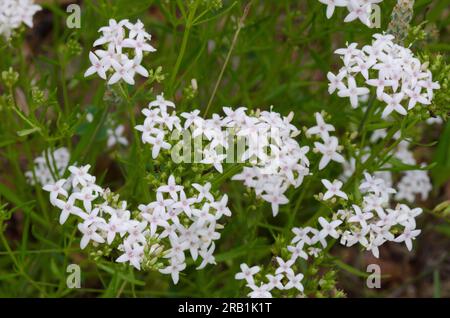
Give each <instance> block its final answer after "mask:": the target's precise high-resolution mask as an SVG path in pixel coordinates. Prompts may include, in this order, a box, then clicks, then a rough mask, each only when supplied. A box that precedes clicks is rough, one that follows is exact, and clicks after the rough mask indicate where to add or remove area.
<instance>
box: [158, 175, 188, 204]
mask: <svg viewBox="0 0 450 318" xmlns="http://www.w3.org/2000/svg"><path fill="white" fill-rule="evenodd" d="M157 191H158V192H163V193H169V194H170V196H171V197H172V199H174V200H175V201H176V200H178V192H180V191H183V186H181V185H177V184H176V182H175V177H174V176H173V175H170V176H169V179H168V180H167V185H163V186H160V187H159V188H158V189H157Z"/></svg>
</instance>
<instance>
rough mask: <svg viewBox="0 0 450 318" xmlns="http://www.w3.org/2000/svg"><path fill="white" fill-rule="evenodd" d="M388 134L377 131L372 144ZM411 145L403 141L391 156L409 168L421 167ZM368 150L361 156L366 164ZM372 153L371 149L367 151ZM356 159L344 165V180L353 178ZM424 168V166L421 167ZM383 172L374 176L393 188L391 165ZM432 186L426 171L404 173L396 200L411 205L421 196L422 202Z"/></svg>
mask: <svg viewBox="0 0 450 318" xmlns="http://www.w3.org/2000/svg"><path fill="white" fill-rule="evenodd" d="M386 135H387V132H386V130H385V129H377V130H375V131H374V132H373V133H372V136H371V138H370V141H371V142H372V143H376V142H377V141H378V140H379V139H380V138H384V137H386ZM398 138H400V135H399V133H397V134H395V135H394V139H398ZM409 146H410V143H409V142H408V141H406V140H401V141H400V142H399V143H398V145H397V147H395V148H394V149H393V150H392V152H391V155H392V157H393V158H395V159H397V160H399V161H400V162H401V163H402V164H405V165H409V166H419V165H418V163H417V161H416V159H415V158H414V156H413V153H412V152H411V151H410V150H409ZM365 151H366V149H364V150H363V154H362V155H361V161H362V163H364V162H365V161H366V160H367V159H368V158H369V153H367V152H365ZM367 151H370V149H367ZM355 162H356V160H355V158H351V159H350V160H349V161H347V162H345V163H344V173H343V175H342V176H341V179H342V180H346V179H347V178H348V177H349V176H351V175H352V174H353V173H354V171H355ZM420 166H421V167H424V164H421V165H420ZM382 168H383V169H385V170H382V171H376V172H374V176H376V177H378V178H381V179H383V180H384V182H385V183H386V185H387V186H389V187H392V186H393V184H394V182H393V177H392V172H391V171H389V170H388V169H389V168H391V165H390V164H389V163H387V164H385V165H384V166H383V167H382ZM431 189H432V185H431V180H430V177H429V176H428V173H427V171H426V170H425V169H417V170H407V171H405V172H404V174H403V176H402V177H401V179H400V181H399V182H398V183H397V184H396V190H397V192H396V193H395V200H396V201H401V200H406V201H408V202H410V203H413V202H414V201H415V200H416V196H417V195H418V194H419V195H420V198H421V199H422V200H426V199H427V198H428V194H429V193H430V192H431Z"/></svg>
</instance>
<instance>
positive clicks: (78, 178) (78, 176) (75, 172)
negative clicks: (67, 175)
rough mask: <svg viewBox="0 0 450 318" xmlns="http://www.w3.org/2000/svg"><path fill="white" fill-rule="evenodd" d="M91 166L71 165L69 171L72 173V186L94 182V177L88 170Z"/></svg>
mask: <svg viewBox="0 0 450 318" xmlns="http://www.w3.org/2000/svg"><path fill="white" fill-rule="evenodd" d="M90 168H91V165H85V166H81V167H77V166H70V167H69V171H70V172H71V173H72V176H73V177H72V186H73V187H76V186H77V185H80V186H83V187H85V186H87V184H88V183H91V182H94V177H93V176H91V175H90V174H89V173H88V171H89V169H90Z"/></svg>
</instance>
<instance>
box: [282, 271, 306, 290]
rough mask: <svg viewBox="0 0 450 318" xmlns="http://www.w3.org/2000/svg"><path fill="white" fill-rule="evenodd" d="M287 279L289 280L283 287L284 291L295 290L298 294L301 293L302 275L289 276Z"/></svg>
mask: <svg viewBox="0 0 450 318" xmlns="http://www.w3.org/2000/svg"><path fill="white" fill-rule="evenodd" d="M287 278H288V279H289V281H288V283H287V284H286V285H284V289H291V288H297V289H298V290H299V291H300V292H303V290H304V288H303V285H302V283H301V282H302V279H303V274H297V275H295V274H291V275H289V274H288V275H287Z"/></svg>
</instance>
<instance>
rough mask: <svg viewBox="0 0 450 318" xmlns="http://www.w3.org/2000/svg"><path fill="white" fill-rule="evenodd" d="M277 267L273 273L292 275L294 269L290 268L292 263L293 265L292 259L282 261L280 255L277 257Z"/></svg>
mask: <svg viewBox="0 0 450 318" xmlns="http://www.w3.org/2000/svg"><path fill="white" fill-rule="evenodd" d="M277 262H278V265H279V266H278V268H277V269H276V271H275V275H277V274H282V273H286V274H287V275H288V276H289V275H294V271H293V270H292V268H291V267H292V265H294V260H293V259H290V260H288V261H284V260H283V259H282V258H281V257H277Z"/></svg>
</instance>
